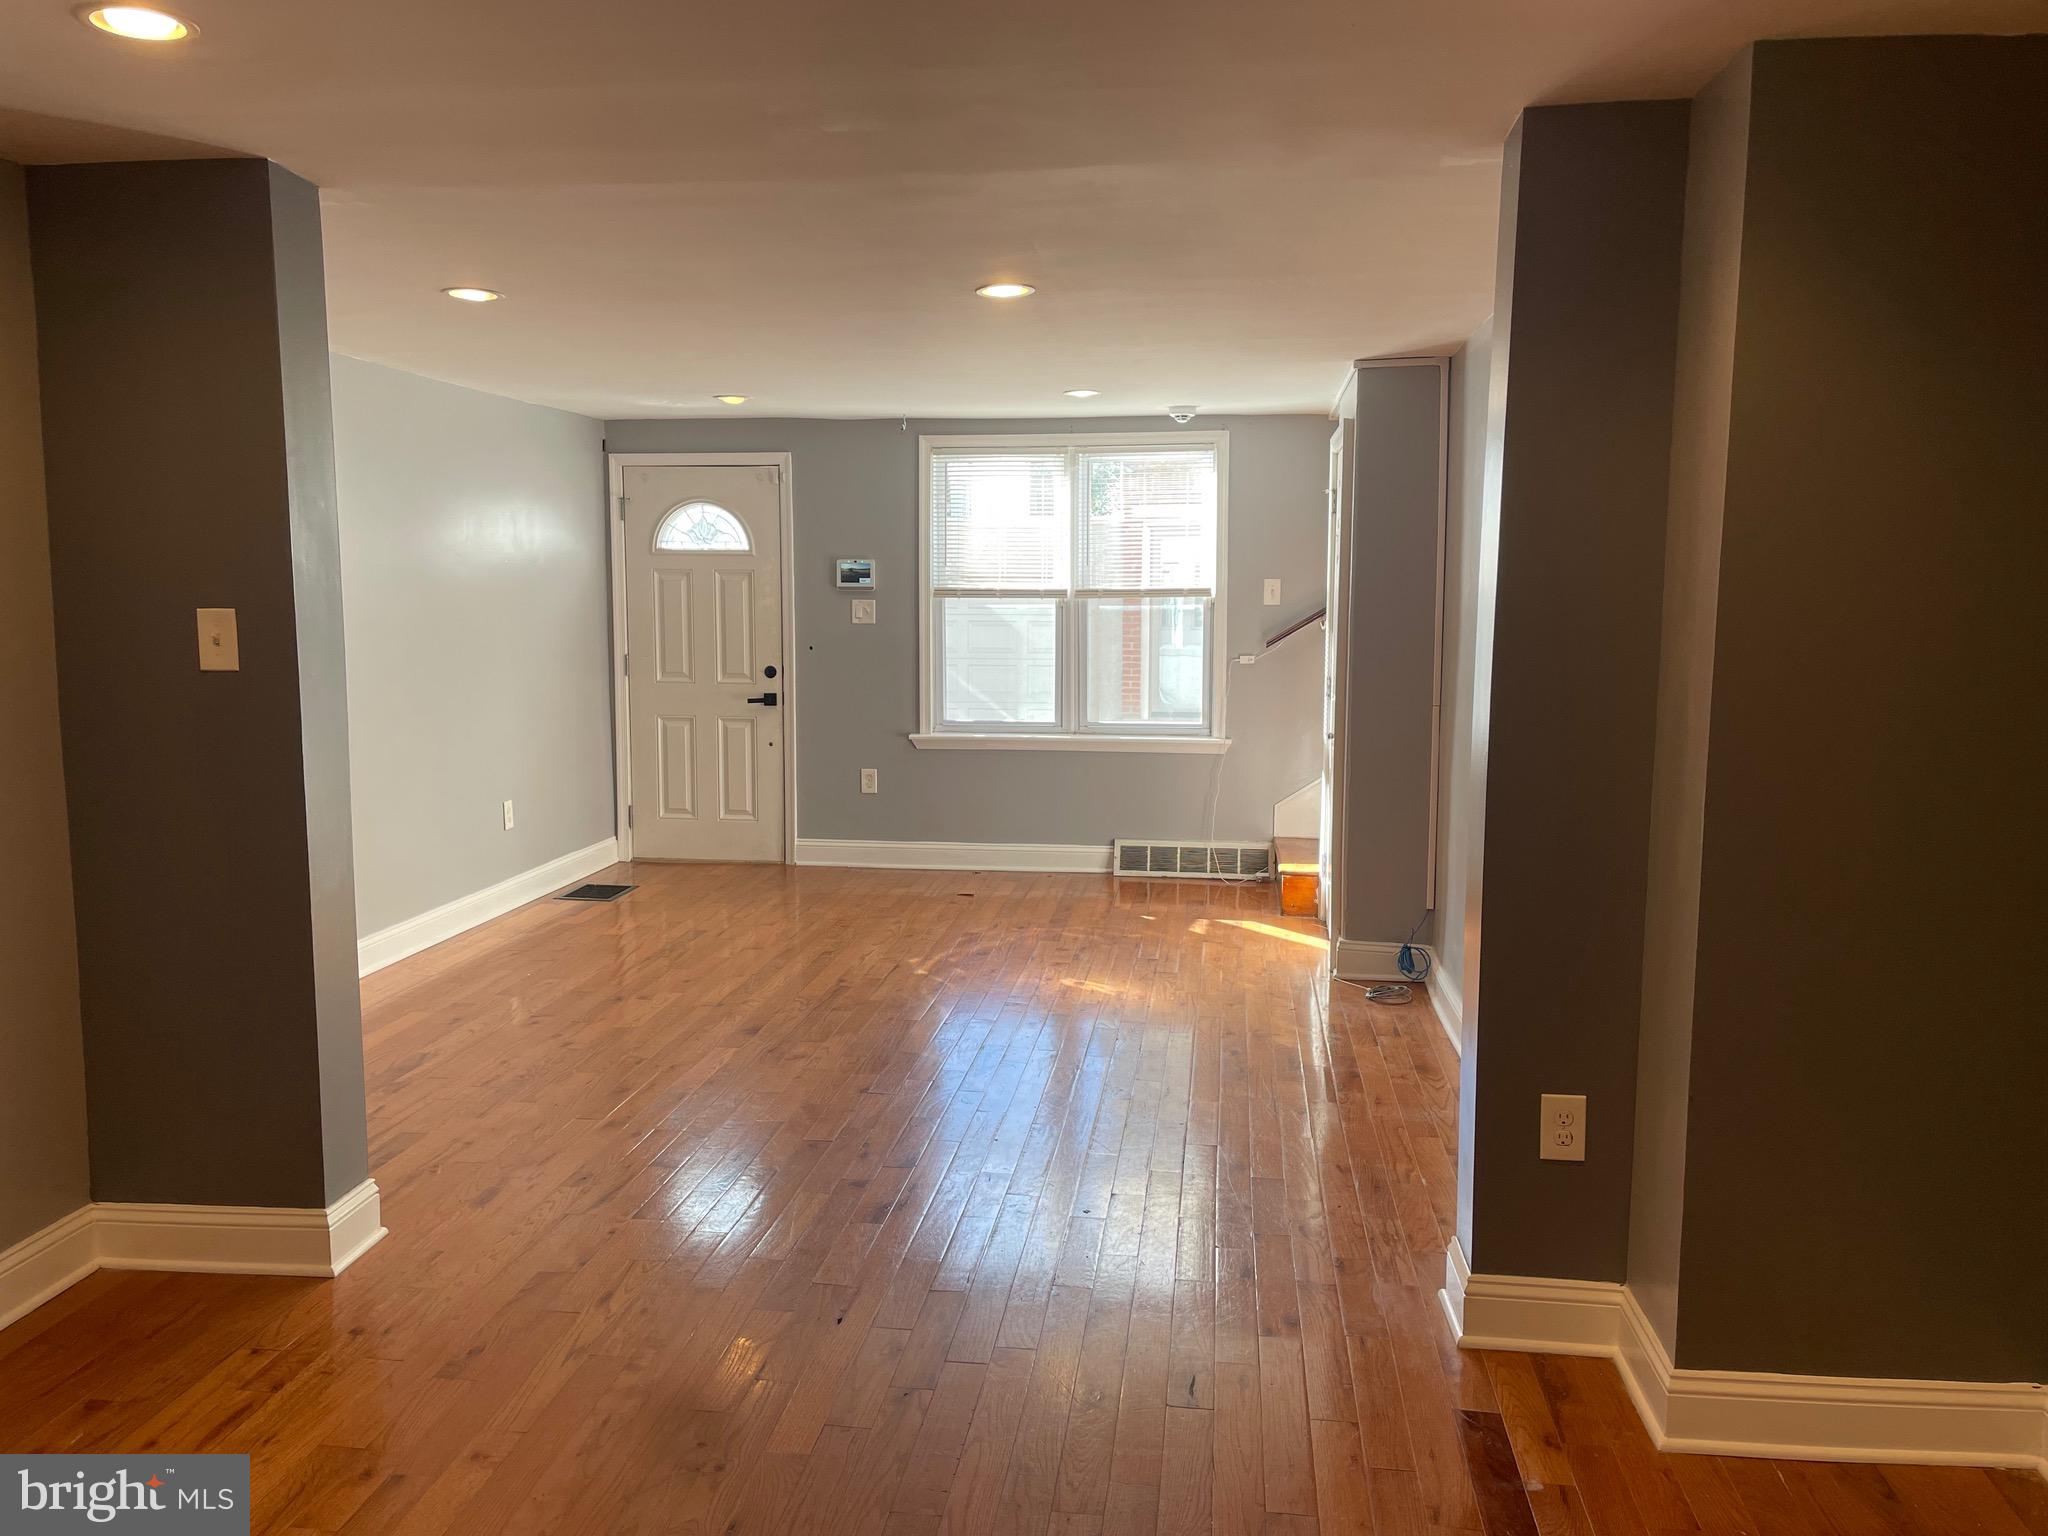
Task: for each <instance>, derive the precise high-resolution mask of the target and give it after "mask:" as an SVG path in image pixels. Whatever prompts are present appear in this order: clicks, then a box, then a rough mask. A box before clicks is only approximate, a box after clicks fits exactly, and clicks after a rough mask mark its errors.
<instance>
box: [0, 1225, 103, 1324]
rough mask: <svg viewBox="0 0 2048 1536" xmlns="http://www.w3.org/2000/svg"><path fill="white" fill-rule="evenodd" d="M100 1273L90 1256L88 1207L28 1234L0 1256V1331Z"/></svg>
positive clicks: (98, 1264) (97, 1262) (91, 1233)
mask: <svg viewBox="0 0 2048 1536" xmlns="http://www.w3.org/2000/svg"><path fill="white" fill-rule="evenodd" d="M99 1267H100V1261H99V1256H98V1255H97V1254H96V1253H95V1252H94V1251H93V1223H92V1207H91V1206H89V1205H81V1206H80V1207H79V1208H78V1209H77V1210H75V1211H73V1212H72V1213H71V1214H70V1215H69V1216H65V1217H62V1218H61V1219H59V1220H57V1221H53V1222H51V1223H50V1224H49V1225H48V1226H47V1227H44V1228H43V1229H42V1230H41V1231H40V1232H31V1233H30V1234H29V1235H28V1236H27V1237H25V1238H23V1239H22V1240H21V1241H20V1242H18V1243H16V1244H15V1245H14V1246H13V1247H12V1248H9V1249H7V1250H6V1251H5V1252H0V1328H5V1327H6V1326H7V1325H8V1324H9V1323H11V1322H13V1321H14V1320H15V1319H16V1318H17V1317H21V1316H24V1315H25V1314H27V1313H30V1312H33V1311H35V1309H36V1308H37V1307H40V1306H41V1305H42V1304H43V1303H44V1302H46V1301H48V1300H49V1299H50V1298H51V1297H52V1296H55V1295H56V1294H57V1293H58V1292H59V1291H63V1290H68V1289H69V1288H70V1287H72V1286H74V1285H76V1284H77V1283H78V1282H79V1281H81V1280H83V1279H84V1278H85V1277H86V1276H87V1275H89V1274H91V1273H92V1272H93V1271H94V1270H96V1269H98V1268H99Z"/></svg>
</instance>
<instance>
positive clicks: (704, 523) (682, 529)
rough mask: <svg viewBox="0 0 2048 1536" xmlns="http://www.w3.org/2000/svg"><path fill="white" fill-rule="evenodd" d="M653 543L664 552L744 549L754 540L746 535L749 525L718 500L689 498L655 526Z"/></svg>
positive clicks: (751, 544)
mask: <svg viewBox="0 0 2048 1536" xmlns="http://www.w3.org/2000/svg"><path fill="white" fill-rule="evenodd" d="M654 547H655V550H656V551H657V552H659V553H661V554H684V555H689V554H696V553H698V552H699V551H713V552H717V551H725V550H738V551H740V552H742V553H744V552H745V551H747V550H750V549H752V548H753V547H754V543H753V540H751V539H749V538H748V537H747V525H746V524H745V523H743V522H741V521H740V520H739V519H738V518H737V517H735V516H733V514H732V513H730V512H728V511H726V510H725V508H723V507H721V506H719V505H718V504H717V503H716V502H711V501H686V502H684V503H683V504H682V505H681V506H680V507H677V508H675V509H674V510H673V511H671V512H670V513H669V514H668V516H667V517H664V518H663V519H662V520H661V523H660V526H658V527H657V528H656V529H655V530H654Z"/></svg>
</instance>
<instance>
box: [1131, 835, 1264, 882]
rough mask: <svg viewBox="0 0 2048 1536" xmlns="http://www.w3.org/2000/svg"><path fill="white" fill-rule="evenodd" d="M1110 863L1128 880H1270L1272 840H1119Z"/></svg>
mask: <svg viewBox="0 0 2048 1536" xmlns="http://www.w3.org/2000/svg"><path fill="white" fill-rule="evenodd" d="M1110 867H1111V868H1112V869H1113V870H1114V871H1115V873H1116V875H1117V877H1118V878H1119V879H1125V880H1270V879H1271V878H1272V877H1273V848H1272V845H1271V844H1269V843H1155V842H1146V841H1141V840H1139V839H1137V838H1125V837H1120V838H1118V839H1117V840H1116V844H1115V849H1114V856H1113V857H1112V859H1111V862H1110Z"/></svg>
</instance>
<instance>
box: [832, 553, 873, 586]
mask: <svg viewBox="0 0 2048 1536" xmlns="http://www.w3.org/2000/svg"><path fill="white" fill-rule="evenodd" d="M833 564H834V566H835V567H836V568H837V570H838V572H839V585H840V586H842V587H849V588H851V589H852V590H854V591H856V592H872V591H874V590H875V562H874V561H872V560H837V561H834V562H833Z"/></svg>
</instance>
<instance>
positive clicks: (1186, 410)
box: [1166, 405, 1198, 426]
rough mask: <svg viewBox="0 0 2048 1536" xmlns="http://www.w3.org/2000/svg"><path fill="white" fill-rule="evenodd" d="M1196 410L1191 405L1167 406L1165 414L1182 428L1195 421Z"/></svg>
mask: <svg viewBox="0 0 2048 1536" xmlns="http://www.w3.org/2000/svg"><path fill="white" fill-rule="evenodd" d="M1197 409H1198V407H1196V406H1192V405H1169V406H1168V407H1167V408H1166V414H1167V415H1169V416H1171V417H1172V418H1173V419H1174V420H1175V421H1177V422H1179V423H1180V424H1181V425H1182V426H1186V425H1187V424H1188V423H1189V422H1191V421H1193V420H1194V419H1195V411H1196V410H1197Z"/></svg>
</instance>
